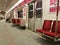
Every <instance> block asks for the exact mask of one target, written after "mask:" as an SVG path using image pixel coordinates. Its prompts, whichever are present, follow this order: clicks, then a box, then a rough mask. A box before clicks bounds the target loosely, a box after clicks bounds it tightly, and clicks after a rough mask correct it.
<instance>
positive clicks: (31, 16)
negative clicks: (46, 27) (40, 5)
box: [28, 3, 34, 31]
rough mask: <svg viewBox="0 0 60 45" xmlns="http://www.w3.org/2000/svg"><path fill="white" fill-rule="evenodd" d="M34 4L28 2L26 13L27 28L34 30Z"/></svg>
mask: <svg viewBox="0 0 60 45" xmlns="http://www.w3.org/2000/svg"><path fill="white" fill-rule="evenodd" d="M33 11H34V4H33V3H31V4H29V14H28V28H29V29H30V30H32V31H33V30H34V12H33Z"/></svg>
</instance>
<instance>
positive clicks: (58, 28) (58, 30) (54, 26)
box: [52, 21, 60, 33]
mask: <svg viewBox="0 0 60 45" xmlns="http://www.w3.org/2000/svg"><path fill="white" fill-rule="evenodd" d="M55 28H56V21H54V22H53V27H52V32H55ZM57 33H60V21H58V22H57Z"/></svg>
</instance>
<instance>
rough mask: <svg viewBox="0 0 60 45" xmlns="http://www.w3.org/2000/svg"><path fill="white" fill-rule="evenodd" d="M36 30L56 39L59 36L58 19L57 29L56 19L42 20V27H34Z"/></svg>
mask: <svg viewBox="0 0 60 45" xmlns="http://www.w3.org/2000/svg"><path fill="white" fill-rule="evenodd" d="M36 31H37V32H39V33H42V34H44V35H45V36H47V37H50V38H52V39H54V40H55V41H58V40H59V38H60V21H57V30H56V21H52V20H44V23H43V27H42V29H36Z"/></svg>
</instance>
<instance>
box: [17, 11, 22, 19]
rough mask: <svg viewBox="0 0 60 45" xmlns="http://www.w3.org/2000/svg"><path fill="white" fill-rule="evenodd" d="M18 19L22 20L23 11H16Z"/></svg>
mask: <svg viewBox="0 0 60 45" xmlns="http://www.w3.org/2000/svg"><path fill="white" fill-rule="evenodd" d="M18 18H23V11H22V10H20V11H18Z"/></svg>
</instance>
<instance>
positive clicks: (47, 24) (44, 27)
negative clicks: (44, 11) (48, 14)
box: [43, 20, 52, 31]
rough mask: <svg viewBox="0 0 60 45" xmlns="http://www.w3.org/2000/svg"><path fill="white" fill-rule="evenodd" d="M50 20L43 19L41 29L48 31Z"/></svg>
mask: <svg viewBox="0 0 60 45" xmlns="http://www.w3.org/2000/svg"><path fill="white" fill-rule="evenodd" d="M51 23H52V20H44V24H43V29H44V30H47V31H49V30H50V28H51Z"/></svg>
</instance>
